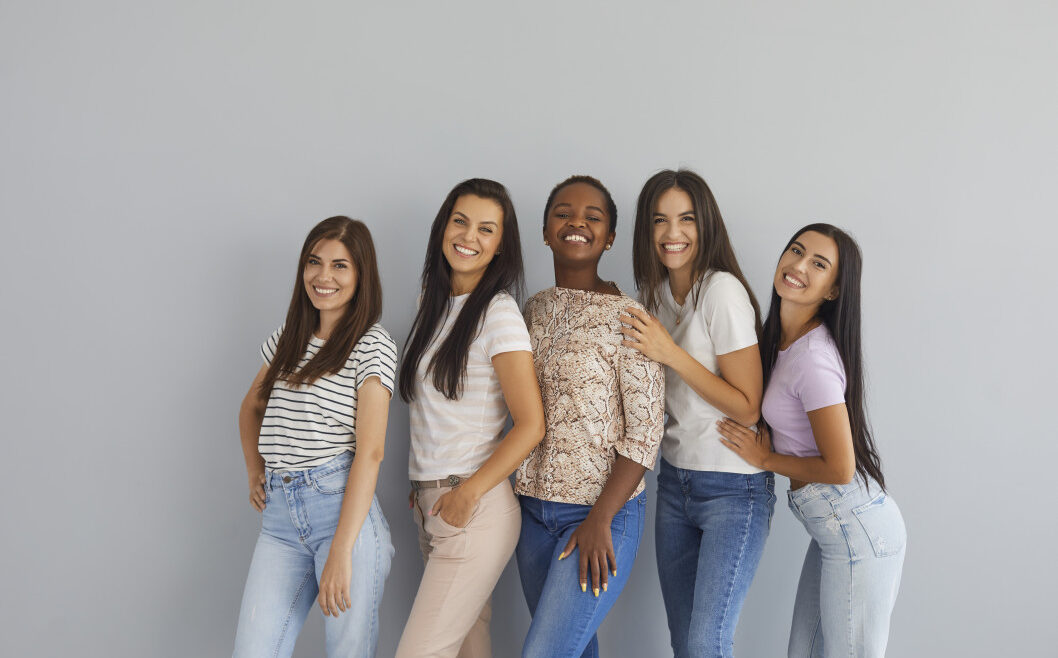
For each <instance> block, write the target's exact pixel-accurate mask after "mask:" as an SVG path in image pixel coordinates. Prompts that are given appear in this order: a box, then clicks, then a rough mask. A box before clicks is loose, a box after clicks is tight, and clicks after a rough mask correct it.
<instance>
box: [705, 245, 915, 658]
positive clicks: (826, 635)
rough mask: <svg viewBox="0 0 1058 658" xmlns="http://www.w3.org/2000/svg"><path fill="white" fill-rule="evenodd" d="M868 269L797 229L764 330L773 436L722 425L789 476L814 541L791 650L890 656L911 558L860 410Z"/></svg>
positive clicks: (732, 438)
mask: <svg viewBox="0 0 1058 658" xmlns="http://www.w3.org/2000/svg"><path fill="white" fill-rule="evenodd" d="M860 269H861V256H860V249H859V247H858V246H857V245H856V242H855V241H853V239H852V238H851V237H849V235H848V234H847V233H845V232H844V231H842V230H841V229H839V228H836V227H834V226H831V225H830V224H811V225H809V226H806V227H804V228H803V229H801V230H800V231H798V232H797V234H796V235H795V236H794V238H793V239H792V240H790V242H789V243H787V245H786V249H785V250H784V251H783V254H782V256H781V257H780V258H779V265H778V267H777V268H776V269H775V278H774V280H773V282H772V285H773V289H772V295H771V307H770V309H769V311H768V319H767V322H766V323H765V325H764V332H763V334H762V337H761V351H762V354H763V361H764V381H765V391H764V403H763V408H762V411H763V415H764V420H765V421H767V423H768V426H769V427H770V428H771V438H770V437H769V434H768V432H766V431H764V432H761V433H759V434H757V433H754V432H753V431H752V430H749V429H747V428H745V427H743V426H742V425H741V424H738V423H736V422H735V421H734V420H732V419H725V420H722V421H719V427H720V433H721V434H722V435H723V436H724V437H725V438H723V439H722V440H723V442H724V444H725V445H727V446H728V447H729V448H731V449H732V450H733V451H734V452H735V453H737V454H738V455H740V456H741V457H742V458H743V459H745V460H746V461H747V462H749V463H750V464H753V465H755V466H758V467H760V468H764V469H768V470H771V471H775V472H776V473H779V474H781V475H785V476H787V477H789V478H790V492H789V502H790V509H791V510H793V512H794V515H796V516H797V517H798V519H799V520H800V521H801V523H802V524H803V525H804V526H805V529H806V530H807V531H808V534H809V536H810V537H811V538H812V541H811V543H810V544H809V546H808V554H807V555H806V556H805V561H804V566H803V567H802V569H801V581H800V584H799V585H798V587H797V601H796V603H795V604H794V615H793V627H792V629H791V631H790V645H789V655H790V656H795V657H801V656H839V655H840V656H861V657H862V656H869V657H873V656H882V655H884V654H885V645H886V642H887V641H888V637H889V616H890V614H891V613H892V610H893V604H894V602H895V600H896V593H897V589H898V588H899V586H900V572H901V569H902V568H903V563H904V548H905V543H906V539H907V535H906V532H905V529H904V521H903V518H902V517H901V516H900V510H899V509H898V508H897V506H896V502H895V501H893V499H892V498H890V497H889V496H888V495H887V493H886V490H885V479H884V478H883V477H882V470H881V464H880V460H879V458H878V452H877V451H876V450H875V447H874V440H873V438H872V437H871V430H870V427H869V426H868V423H867V416H866V410H865V408H864V392H863V391H864V386H863V359H862V356H861V352H860ZM772 441H774V443H772ZM773 445H774V450H775V452H772V446H773Z"/></svg>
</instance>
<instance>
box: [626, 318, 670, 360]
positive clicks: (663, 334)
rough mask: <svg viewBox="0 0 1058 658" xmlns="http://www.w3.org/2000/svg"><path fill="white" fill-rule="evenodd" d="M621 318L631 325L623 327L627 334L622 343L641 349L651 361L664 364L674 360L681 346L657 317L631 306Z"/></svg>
mask: <svg viewBox="0 0 1058 658" xmlns="http://www.w3.org/2000/svg"><path fill="white" fill-rule="evenodd" d="M619 319H620V320H621V322H623V323H625V324H627V325H629V326H630V327H631V329H629V328H628V327H621V333H622V334H624V336H625V339H624V341H622V342H621V344H622V345H624V346H625V347H631V348H634V349H637V350H639V351H640V352H642V353H643V355H644V356H646V357H647V358H648V359H650V360H651V361H657V362H658V363H661V364H664V365H669V364H670V363H671V362H672V359H673V356H674V355H675V354H676V351H677V350H678V349H679V347H677V346H676V342H675V341H674V340H672V336H670V335H669V332H668V331H667V330H666V329H665V327H664V326H662V324H661V322H660V321H659V320H658V319H657V318H656V317H654V316H653V315H651V314H649V313H647V312H646V311H641V310H639V309H638V308H635V307H632V306H629V307H628V308H626V309H625V315H622V316H621V317H620V318H619Z"/></svg>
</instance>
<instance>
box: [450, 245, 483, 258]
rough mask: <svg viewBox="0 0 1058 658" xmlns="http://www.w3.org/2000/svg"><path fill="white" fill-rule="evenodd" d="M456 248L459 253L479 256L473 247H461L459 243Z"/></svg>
mask: <svg viewBox="0 0 1058 658" xmlns="http://www.w3.org/2000/svg"><path fill="white" fill-rule="evenodd" d="M455 249H456V252H457V253H460V254H463V255H464V256H477V255H478V252H476V251H474V250H473V249H467V248H466V247H461V246H459V245H455Z"/></svg>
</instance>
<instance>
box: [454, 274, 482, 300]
mask: <svg viewBox="0 0 1058 658" xmlns="http://www.w3.org/2000/svg"><path fill="white" fill-rule="evenodd" d="M483 276H485V273H484V272H478V273H477V274H460V273H459V272H452V279H451V285H449V288H448V290H449V293H448V294H450V295H451V296H452V297H458V296H459V295H465V294H467V293H471V292H474V288H477V287H478V283H480V282H481V278H482V277H483Z"/></svg>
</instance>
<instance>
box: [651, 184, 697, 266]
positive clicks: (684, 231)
mask: <svg viewBox="0 0 1058 658" xmlns="http://www.w3.org/2000/svg"><path fill="white" fill-rule="evenodd" d="M652 221H653V223H654V251H655V253H656V254H657V256H658V260H660V261H661V264H662V265H664V266H665V267H666V269H668V270H669V276H670V277H671V276H674V275H678V274H682V275H686V276H687V278H690V277H691V276H693V275H694V263H695V261H696V260H697V258H698V222H697V221H696V220H695V216H694V204H693V203H691V196H690V195H689V194H687V193H686V192H684V191H683V190H681V189H680V188H678V187H670V188H669V189H667V190H665V191H664V192H662V193H661V196H659V197H658V201H657V204H655V207H654V214H653V218H652Z"/></svg>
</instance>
